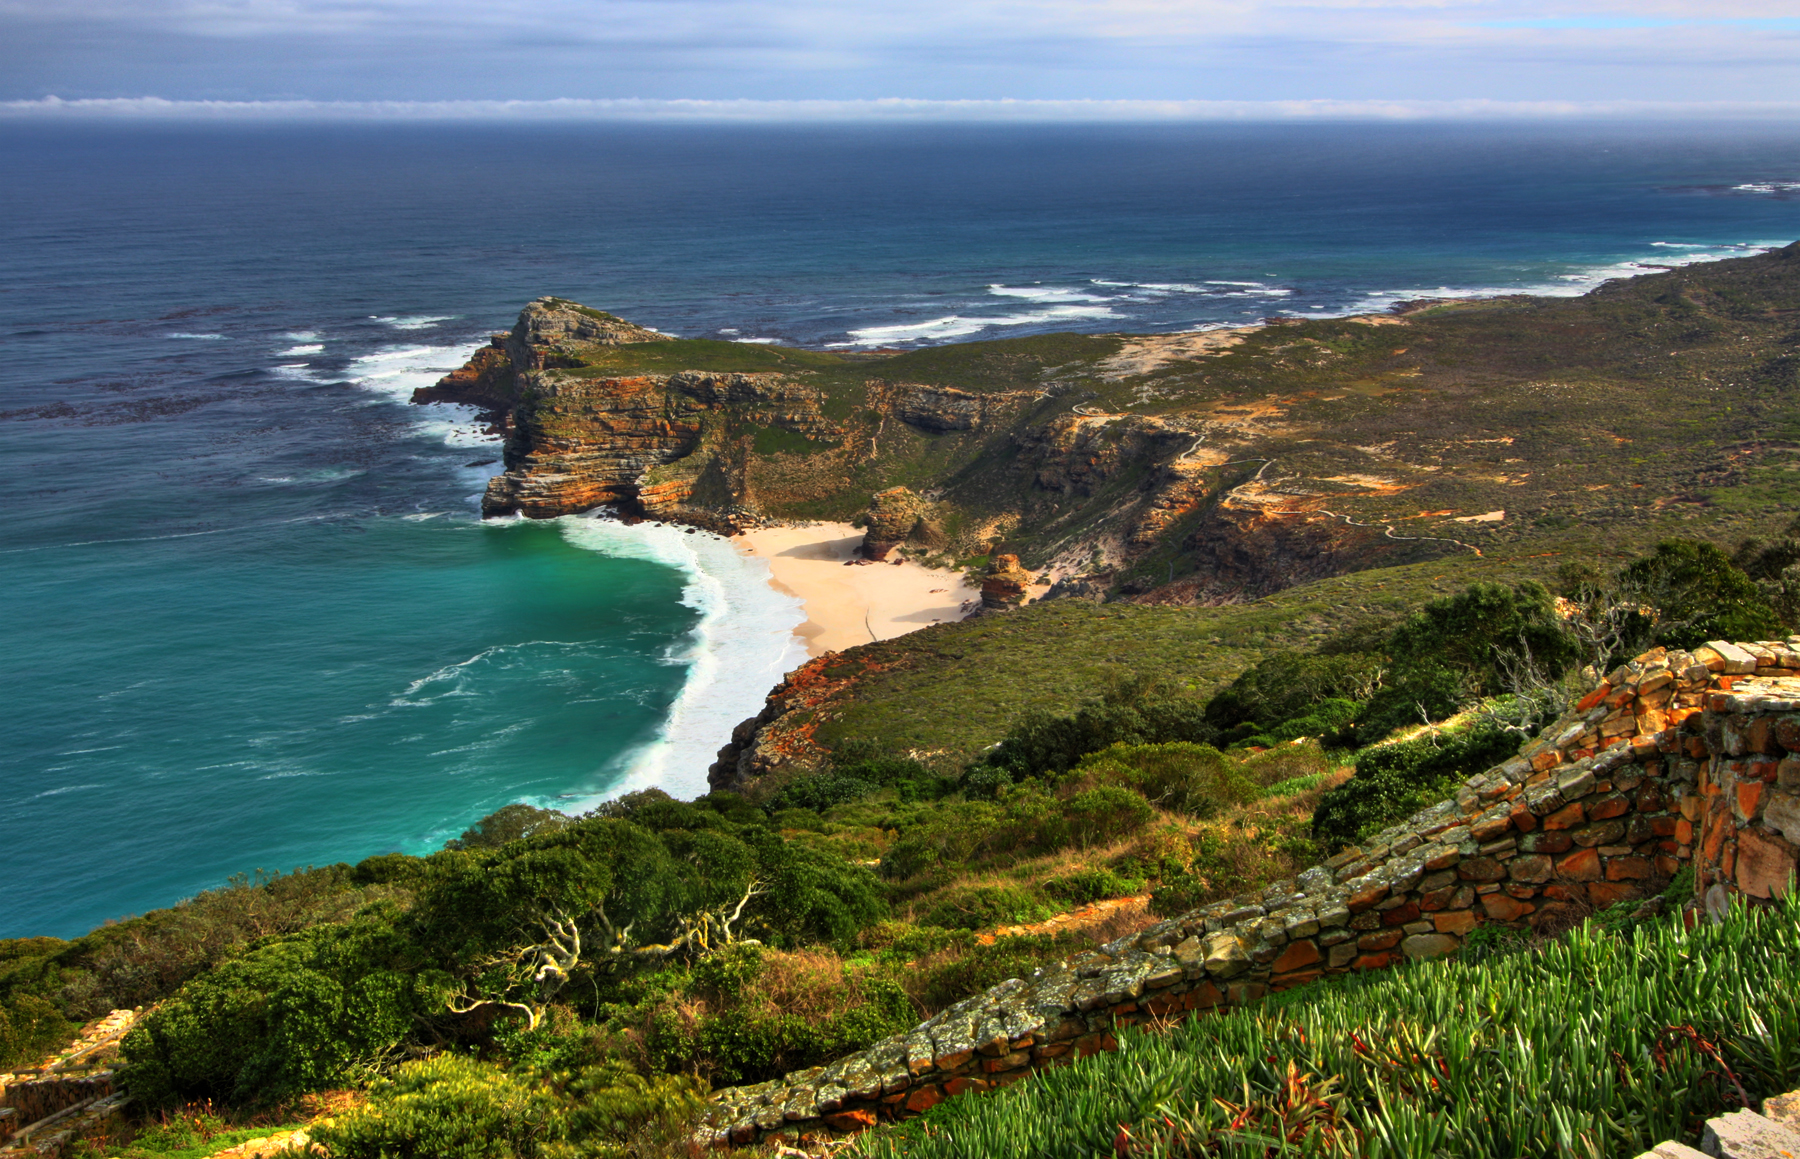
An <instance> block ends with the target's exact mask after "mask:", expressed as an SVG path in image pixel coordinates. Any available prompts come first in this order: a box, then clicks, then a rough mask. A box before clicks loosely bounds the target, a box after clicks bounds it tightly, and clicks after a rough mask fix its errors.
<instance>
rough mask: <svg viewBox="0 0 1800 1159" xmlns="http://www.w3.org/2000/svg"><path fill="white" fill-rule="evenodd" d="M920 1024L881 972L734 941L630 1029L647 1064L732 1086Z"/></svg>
mask: <svg viewBox="0 0 1800 1159" xmlns="http://www.w3.org/2000/svg"><path fill="white" fill-rule="evenodd" d="M918 1022H919V1009H918V1007H917V1006H916V1005H914V1003H913V1001H912V999H911V998H909V997H908V996H907V994H906V992H905V990H903V989H902V988H901V986H900V983H899V982H898V981H897V980H896V979H895V978H894V977H893V976H892V975H891V974H890V973H889V972H887V971H885V970H869V969H850V968H847V967H845V965H844V963H843V961H842V959H839V958H836V957H834V956H831V955H826V954H820V953H809V952H801V953H784V952H777V951H769V950H766V949H765V948H763V947H759V946H749V945H740V946H734V947H732V948H731V949H729V950H727V951H725V952H722V953H718V954H714V955H712V956H710V957H708V958H707V959H705V960H703V961H701V962H698V963H696V964H695V966H694V968H693V970H692V971H691V973H690V974H689V977H688V979H687V981H686V983H685V984H684V985H683V986H681V987H680V989H679V991H674V990H672V991H671V992H670V993H669V994H668V995H667V996H665V998H664V999H663V1000H662V1001H660V1002H657V1003H654V1004H652V1005H651V1006H650V1007H649V1008H648V1009H647V1011H646V1013H645V1015H644V1017H643V1020H642V1022H641V1024H640V1025H639V1027H638V1028H637V1029H636V1031H635V1032H634V1033H635V1034H636V1035H637V1038H638V1042H639V1048H640V1049H641V1051H642V1057H643V1060H644V1062H645V1063H646V1064H647V1065H648V1066H649V1067H651V1068H652V1069H655V1070H658V1071H675V1072H684V1073H688V1074H698V1075H702V1076H704V1077H706V1078H707V1079H708V1080H710V1081H711V1082H713V1083H715V1084H719V1085H733V1084H739V1083H746V1082H757V1081H760V1080H763V1079H767V1078H772V1077H775V1076H777V1075H780V1074H785V1073H787V1072H789V1071H793V1070H798V1069H801V1068H803V1067H808V1066H816V1065H819V1064H822V1063H825V1062H829V1061H831V1060H832V1059H834V1058H840V1057H842V1056H843V1055H845V1054H849V1053H851V1052H852V1051H856V1050H861V1049H862V1048H863V1047H865V1046H869V1045H871V1044H873V1043H875V1042H878V1041H880V1040H881V1039H883V1038H886V1037H888V1036H890V1035H894V1034H900V1033H903V1032H905V1031H908V1030H911V1029H912V1028H913V1027H914V1026H916V1025H917V1024H918Z"/></svg>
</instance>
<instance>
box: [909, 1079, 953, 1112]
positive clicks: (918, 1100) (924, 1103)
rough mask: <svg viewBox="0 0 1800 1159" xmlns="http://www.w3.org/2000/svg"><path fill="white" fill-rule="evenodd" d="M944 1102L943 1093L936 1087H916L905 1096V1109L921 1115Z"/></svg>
mask: <svg viewBox="0 0 1800 1159" xmlns="http://www.w3.org/2000/svg"><path fill="white" fill-rule="evenodd" d="M943 1101H944V1092H943V1091H941V1090H939V1089H938V1088H937V1087H936V1086H928V1087H918V1088H915V1089H914V1090H913V1091H912V1093H911V1094H909V1095H907V1096H906V1109H907V1110H909V1111H911V1112H912V1113H913V1114H915V1115H922V1114H924V1113H925V1112H926V1111H929V1110H930V1109H931V1108H933V1107H935V1106H937V1105H938V1104H939V1103H941V1102H943Z"/></svg>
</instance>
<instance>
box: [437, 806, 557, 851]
mask: <svg viewBox="0 0 1800 1159" xmlns="http://www.w3.org/2000/svg"><path fill="white" fill-rule="evenodd" d="M572 820H574V818H572V817H570V816H569V815H568V814H567V813H558V812H557V811H556V810H555V809H539V808H538V807H537V806H535V805H525V804H518V805H507V806H506V807H505V808H502V809H497V810H495V811H494V812H492V813H489V814H488V815H487V816H485V817H483V818H482V819H481V820H479V821H477V822H475V824H473V825H471V826H470V827H469V828H468V829H466V830H464V831H463V835H462V836H461V837H452V838H451V839H450V840H449V841H447V842H445V843H444V848H445V849H497V848H499V847H500V846H502V845H505V844H506V843H507V842H508V841H517V840H519V839H520V838H522V837H531V836H534V835H536V834H538V833H554V832H556V831H557V830H558V829H566V828H568V826H569V823H570V822H571V821H572Z"/></svg>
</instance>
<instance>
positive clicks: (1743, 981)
mask: <svg viewBox="0 0 1800 1159" xmlns="http://www.w3.org/2000/svg"><path fill="white" fill-rule="evenodd" d="M1471 949H1473V947H1471ZM1797 983H1800V901H1797V900H1796V899H1795V897H1794V895H1793V894H1791V893H1790V894H1789V895H1788V896H1787V897H1786V898H1785V899H1783V900H1782V901H1781V902H1779V903H1777V904H1776V905H1775V906H1773V907H1768V908H1750V909H1744V908H1734V909H1733V910H1732V911H1731V912H1730V914H1729V915H1728V916H1727V917H1726V918H1725V919H1724V920H1723V921H1722V922H1721V923H1719V924H1713V923H1711V922H1707V921H1702V923H1701V924H1700V925H1699V926H1698V927H1697V928H1695V929H1692V930H1686V929H1683V928H1682V925H1681V922H1680V920H1679V919H1668V920H1659V921H1657V922H1654V923H1652V924H1645V925H1639V926H1636V927H1635V928H1632V929H1629V930H1626V931H1623V932H1614V931H1612V930H1609V929H1607V928H1606V927H1605V926H1604V925H1602V924H1600V923H1598V922H1589V923H1588V924H1586V925H1584V926H1583V927H1581V928H1580V929H1578V930H1576V931H1574V932H1572V933H1571V934H1569V935H1568V936H1567V937H1566V938H1564V939H1561V940H1558V941H1553V942H1547V943H1542V944H1540V945H1537V946H1534V947H1531V948H1520V949H1515V950H1512V951H1510V952H1508V951H1506V950H1504V949H1500V950H1498V951H1497V952H1489V953H1487V954H1485V955H1479V954H1477V953H1470V954H1468V955H1466V956H1465V957H1464V958H1462V959H1459V960H1440V961H1433V962H1428V963H1423V964H1419V965H1414V966H1409V967H1405V968H1402V969H1400V970H1398V971H1396V972H1394V973H1391V974H1382V975H1379V976H1368V975H1365V976H1355V975H1350V976H1345V977H1344V978H1343V979H1342V980H1341V981H1337V982H1334V983H1332V984H1326V985H1315V986H1309V987H1303V988H1301V989H1297V990H1293V991H1289V992H1288V993H1287V994H1285V995H1281V996H1278V997H1276V998H1274V999H1272V1000H1270V1001H1268V1002H1266V1003H1264V1004H1262V1005H1260V1006H1257V1007H1251V1008H1247V1009H1240V1010H1233V1011H1230V1012H1228V1013H1223V1014H1219V1015H1214V1016H1210V1017H1203V1018H1199V1019H1195V1020H1193V1021H1190V1022H1187V1023H1185V1024H1183V1025H1180V1026H1178V1027H1175V1028H1173V1029H1172V1030H1168V1031H1166V1032H1164V1033H1157V1032H1155V1031H1150V1030H1131V1031H1126V1032H1122V1033H1121V1034H1120V1035H1119V1050H1118V1051H1117V1052H1116V1053H1113V1054H1106V1055H1101V1056H1096V1057H1093V1058H1089V1059H1087V1060H1084V1061H1083V1062H1081V1063H1080V1064H1079V1065H1076V1066H1070V1067H1065V1068H1058V1069H1055V1070H1050V1071H1044V1072H1040V1073H1038V1074H1036V1075H1034V1076H1033V1077H1031V1078H1030V1079H1028V1080H1026V1081H1024V1082H1021V1083H1018V1084H1017V1085H1015V1086H1012V1087H1010V1088H1008V1089H1006V1090H1003V1091H1000V1092H997V1093H996V1094H994V1095H992V1096H988V1097H981V1098H972V1099H954V1100H950V1101H949V1102H946V1103H944V1104H942V1105H940V1106H939V1107H937V1108H936V1109H934V1110H933V1111H932V1112H931V1113H929V1114H927V1115H925V1116H924V1117H922V1118H920V1119H917V1120H914V1121H912V1122H910V1123H908V1124H906V1125H904V1126H902V1127H899V1128H897V1129H895V1130H893V1131H891V1132H881V1133H878V1134H874V1135H871V1136H869V1137H868V1138H867V1139H866V1140H865V1141H864V1142H863V1144H862V1150H863V1153H865V1154H868V1155H871V1156H878V1157H881V1159H890V1157H896V1159H897V1157H899V1156H907V1157H908V1159H952V1157H961V1156H978V1155H1000V1154H1014V1155H1035V1156H1044V1157H1058V1156H1069V1157H1071V1159H1073V1157H1076V1156H1080V1157H1083V1159H1087V1157H1090V1156H1093V1155H1096V1154H1107V1153H1111V1154H1116V1155H1144V1156H1187V1155H1209V1156H1215V1155H1216V1156H1221V1157H1224V1156H1246V1157H1248V1156H1257V1157H1262V1156H1268V1155H1296V1156H1299V1155H1361V1156H1371V1157H1375V1156H1379V1157H1383V1159H1387V1157H1395V1159H1398V1157H1401V1156H1408V1157H1410V1156H1419V1157H1424V1156H1432V1157H1434V1159H1437V1157H1446V1156H1469V1157H1471V1159H1474V1157H1477V1156H1480V1157H1488V1156H1527V1155H1529V1156H1572V1157H1573V1156H1580V1157H1583V1159H1590V1157H1591V1159H1602V1157H1606V1156H1621V1157H1629V1156H1633V1155H1637V1154H1639V1153H1641V1152H1643V1151H1645V1150H1648V1149H1649V1148H1651V1147H1653V1146H1655V1145H1656V1144H1658V1143H1659V1142H1661V1141H1663V1140H1665V1139H1671V1138H1674V1139H1688V1140H1693V1139H1695V1138H1696V1137H1697V1134H1698V1131H1699V1129H1700V1125H1701V1124H1702V1123H1703V1122H1704V1121H1705V1119H1706V1118H1708V1117H1709V1116H1712V1115H1715V1114H1718V1113H1720V1112H1721V1111H1725V1110H1731V1109H1735V1108H1737V1107H1739V1106H1744V1105H1746V1104H1749V1105H1755V1104H1756V1103H1757V1102H1758V1101H1759V1100H1761V1099H1762V1098H1764V1097H1766V1096H1768V1095H1772V1094H1777V1093H1780V1092H1782V1091H1785V1090H1788V1089H1790V1088H1792V1087H1794V1086H1795V1085H1797V1084H1800V1008H1797V1006H1796V1003H1795V994H1796V992H1797V991H1796V984H1797Z"/></svg>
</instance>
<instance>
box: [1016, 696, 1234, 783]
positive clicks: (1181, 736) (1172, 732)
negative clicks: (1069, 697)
mask: <svg viewBox="0 0 1800 1159" xmlns="http://www.w3.org/2000/svg"><path fill="white" fill-rule="evenodd" d="M1217 731H1218V730H1217V729H1216V728H1214V727H1213V725H1211V724H1210V723H1208V721H1207V719H1206V706H1205V705H1204V704H1202V703H1200V702H1199V701H1196V700H1193V699H1191V698H1189V697H1186V696H1183V695H1179V694H1174V693H1171V692H1170V691H1168V690H1167V689H1165V688H1164V687H1162V686H1161V685H1159V684H1157V683H1155V682H1153V681H1148V680H1142V679H1138V680H1129V681H1124V682H1121V683H1119V684H1117V685H1115V686H1114V687H1113V688H1111V689H1109V690H1108V691H1107V692H1106V694H1105V695H1104V696H1102V697H1100V698H1099V699H1098V700H1092V701H1089V702H1088V703H1087V704H1084V705H1082V706H1081V707H1080V708H1078V709H1076V710H1075V712H1074V713H1073V714H1072V715H1070V716H1056V715H1054V714H1051V713H1048V712H1044V711H1042V710H1035V711H1032V712H1027V713H1026V714H1024V715H1023V716H1021V717H1020V718H1019V719H1018V720H1017V721H1016V722H1014V724H1013V726H1012V728H1011V729H1010V730H1009V731H1008V732H1007V734H1006V736H1005V737H1004V738H1003V739H1002V740H1001V741H1000V743H999V744H998V745H997V746H995V748H994V750H993V751H992V752H990V753H989V754H988V755H987V758H986V760H985V763H986V764H989V765H993V766H995V767H997V768H1002V769H1005V770H1007V771H1008V772H1009V773H1010V774H1011V775H1012V777H1013V778H1014V779H1018V778H1020V777H1033V776H1042V775H1044V774H1046V773H1060V772H1066V771H1067V770H1068V769H1070V768H1072V767H1074V765H1075V764H1076V762H1078V761H1080V760H1081V758H1082V757H1084V756H1086V755H1087V754H1088V753H1093V752H1099V751H1100V750H1101V749H1104V748H1106V747H1107V746H1109V745H1114V744H1164V743H1168V742H1172V741H1187V742H1190V743H1195V744H1204V743H1206V742H1208V741H1210V740H1212V739H1213V738H1214V736H1215V735H1216V734H1217Z"/></svg>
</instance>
